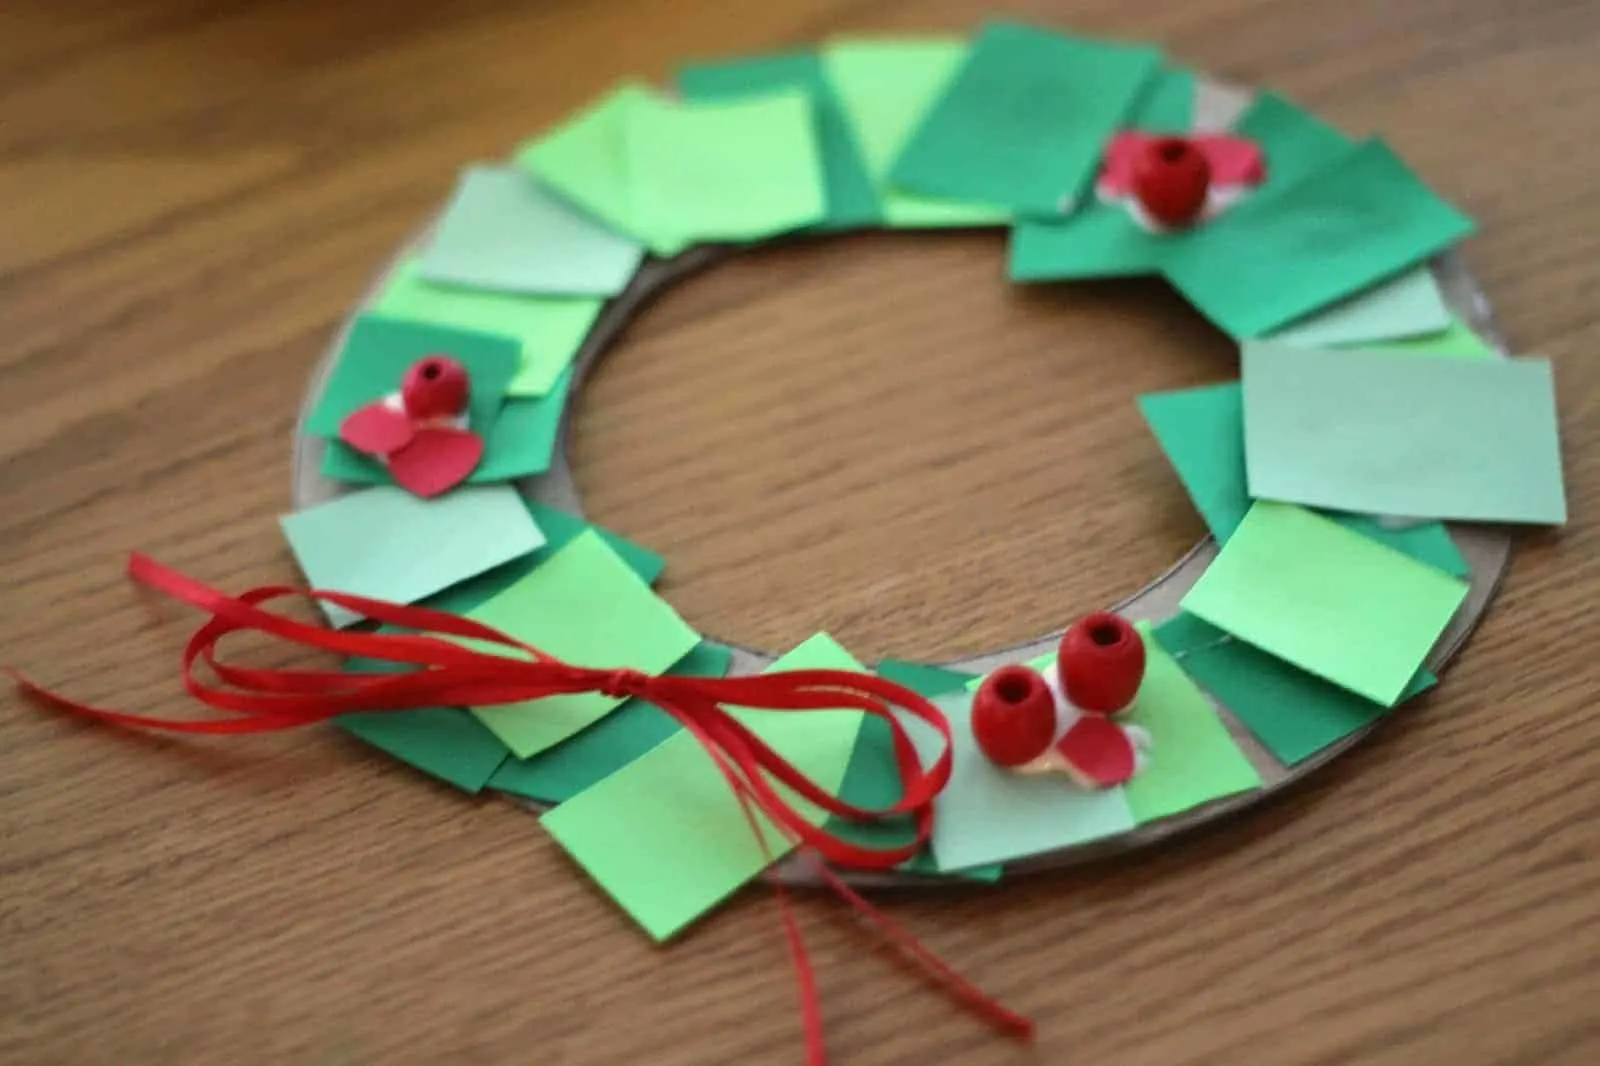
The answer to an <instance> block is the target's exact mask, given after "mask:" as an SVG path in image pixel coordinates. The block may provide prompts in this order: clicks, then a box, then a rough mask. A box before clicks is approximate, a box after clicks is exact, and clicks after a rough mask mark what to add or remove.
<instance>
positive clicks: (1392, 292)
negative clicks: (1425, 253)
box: [1268, 265, 1451, 348]
mask: <svg viewBox="0 0 1600 1066" xmlns="http://www.w3.org/2000/svg"><path fill="white" fill-rule="evenodd" d="M1450 322H1451V318H1450V309H1449V308H1447V307H1446V306H1445V302H1444V294H1443V293H1442V292H1440V291H1439V283H1438V282H1437V281H1435V280H1434V278H1433V271H1432V269H1430V268H1429V267H1428V266H1427V265H1423V266H1419V267H1414V268H1412V269H1411V270H1408V271H1406V272H1405V273H1403V274H1401V275H1399V276H1398V277H1395V278H1392V279H1391V280H1389V281H1384V282H1379V283H1378V284H1377V285H1374V286H1373V287H1372V288H1370V289H1366V290H1365V291H1362V292H1358V293H1356V294H1355V295H1354V296H1351V297H1348V298H1346V299H1344V300H1341V301H1339V302H1338V303H1336V304H1334V305H1333V306H1332V307H1330V308H1328V309H1327V310H1325V311H1318V312H1316V313H1314V314H1312V315H1310V316H1308V317H1306V318H1303V319H1301V320H1300V321H1298V322H1295V323H1292V324H1290V325H1288V326H1285V327H1283V328H1282V329H1280V330H1277V331H1275V332H1274V333H1273V334H1272V336H1271V337H1270V338H1268V339H1269V340H1272V341H1274V342H1277V343H1280V344H1293V345H1294V346H1295V347H1297V348H1332V347H1337V346H1349V345H1353V344H1369V343H1371V342H1373V341H1387V340H1395V339H1399V338H1405V337H1418V336H1423V335H1425V334H1432V333H1438V332H1439V331H1440V330H1442V329H1445V328H1446V327H1448V326H1449V325H1450Z"/></svg>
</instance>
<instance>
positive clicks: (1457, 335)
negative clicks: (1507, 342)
mask: <svg viewBox="0 0 1600 1066" xmlns="http://www.w3.org/2000/svg"><path fill="white" fill-rule="evenodd" d="M1364 347H1365V348H1366V350H1367V351H1369V352H1384V353H1386V354H1388V355H1443V356H1450V357H1452V358H1457V359H1493V358H1497V357H1498V356H1499V354H1500V353H1499V352H1497V351H1496V350H1495V348H1494V345H1492V344H1490V343H1489V342H1488V341H1486V340H1484V339H1483V338H1482V337H1480V336H1478V335H1477V334H1476V333H1474V332H1473V331H1472V330H1471V329H1469V328H1468V327H1467V324H1466V323H1465V322H1462V321H1461V320H1460V319H1459V318H1452V319H1451V320H1450V324H1449V325H1448V326H1446V327H1445V328H1444V329H1443V330H1442V331H1440V332H1438V333H1432V334H1429V335H1428V336H1426V337H1410V338H1407V339H1406V340H1389V341H1384V342H1383V343H1381V344H1368V345H1364Z"/></svg>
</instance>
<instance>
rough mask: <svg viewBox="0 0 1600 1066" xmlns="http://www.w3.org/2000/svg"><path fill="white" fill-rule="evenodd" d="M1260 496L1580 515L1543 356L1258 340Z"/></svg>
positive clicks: (1250, 377)
mask: <svg viewBox="0 0 1600 1066" xmlns="http://www.w3.org/2000/svg"><path fill="white" fill-rule="evenodd" d="M1243 365H1244V427H1245V443H1246V448H1245V458H1246V462H1247V464H1248V466H1249V471H1250V491H1251V494H1252V495H1255V496H1262V497H1266V498H1269V499H1275V500H1288V501H1290V502H1294V503H1305V504H1314V505H1316V506H1319V507H1338V508H1342V509H1345V510H1351V511H1360V512H1363V513H1368V514H1393V515H1405V516H1409V517H1415V518H1456V519H1463V520H1466V521H1478V522H1530V523H1549V524H1555V525H1559V524H1561V523H1562V522H1565V521H1566V518H1567V503H1566V491H1565V488H1564V487H1563V485H1562V480H1561V478H1562V475H1561V442H1560V435H1559V430H1558V424H1557V416H1556V403H1555V382H1554V380H1553V378H1552V376H1551V372H1550V364H1549V362H1548V361H1546V360H1543V359H1457V358H1451V357H1440V356H1414V357H1411V358H1404V359H1397V358H1395V357H1394V356H1392V355H1388V354H1385V353H1383V352H1364V351H1359V350H1355V349H1344V350H1340V351H1319V350H1315V349H1298V348H1290V347H1285V346H1282V345H1267V344H1249V345H1246V346H1245V349H1244V360H1243Z"/></svg>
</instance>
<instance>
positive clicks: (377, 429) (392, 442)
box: [339, 400, 416, 455]
mask: <svg viewBox="0 0 1600 1066" xmlns="http://www.w3.org/2000/svg"><path fill="white" fill-rule="evenodd" d="M415 433H416V430H415V428H414V427H413V426H412V425H411V419H409V418H407V417H406V416H405V414H404V413H403V412H400V411H396V410H395V409H394V408H392V407H390V406H389V405H387V404H385V403H384V402H383V401H381V400H380V401H379V402H377V403H369V404H367V406H365V407H363V408H361V409H360V410H357V411H355V412H353V413H351V414H350V415H349V416H347V417H346V418H345V420H344V421H343V422H341V423H339V439H340V440H342V441H344V442H345V443H346V444H348V445H350V447H352V448H354V449H355V450H356V451H358V452H361V453H362V454H363V455H388V454H390V453H391V452H397V451H399V450H400V449H401V448H404V447H405V446H406V445H407V444H410V443H411V438H412V437H413V436H414V435H415Z"/></svg>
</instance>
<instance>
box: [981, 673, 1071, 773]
mask: <svg viewBox="0 0 1600 1066" xmlns="http://www.w3.org/2000/svg"><path fill="white" fill-rule="evenodd" d="M1055 735H1056V700H1055V696H1053V695H1052V694H1051V692H1050V686H1049V685H1047V684H1045V680H1044V678H1043V677H1041V676H1040V675H1039V672H1038V671H1037V670H1030V669H1028V668H1027V667H1026V666H1016V665H1013V666H1002V667H1001V668H1000V669H998V670H996V671H995V672H994V673H992V674H990V675H989V676H988V677H986V678H984V679H983V684H982V685H980V686H979V687H978V692H977V695H976V696H974V697H973V700H972V736H973V739H975V740H976V741H977V742H978V749H979V750H980V751H982V752H983V754H984V755H985V756H986V757H987V758H988V759H989V761H990V762H992V763H995V764H996V765H999V766H1021V765H1022V764H1023V763H1025V762H1028V761H1029V760H1030V759H1035V758H1037V757H1038V756H1040V755H1043V754H1044V753H1045V752H1046V751H1047V750H1049V748H1050V741H1052V740H1053V739H1055Z"/></svg>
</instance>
